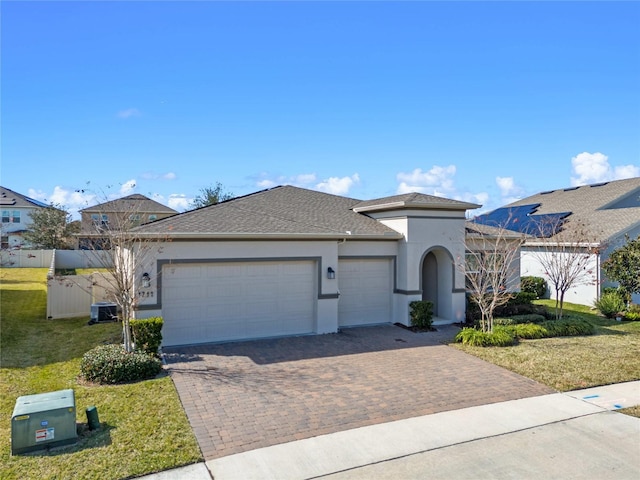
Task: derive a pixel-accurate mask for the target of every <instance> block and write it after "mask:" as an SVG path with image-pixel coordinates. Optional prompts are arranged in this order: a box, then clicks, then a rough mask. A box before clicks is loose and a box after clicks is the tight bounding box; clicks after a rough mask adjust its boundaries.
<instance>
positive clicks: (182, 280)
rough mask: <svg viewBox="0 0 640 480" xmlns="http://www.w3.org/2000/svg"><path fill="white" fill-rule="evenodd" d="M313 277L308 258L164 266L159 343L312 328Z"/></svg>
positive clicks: (283, 333)
mask: <svg viewBox="0 0 640 480" xmlns="http://www.w3.org/2000/svg"><path fill="white" fill-rule="evenodd" d="M315 278H316V267H315V263H314V262H306V261H292V262H264V263H263V262H260V263H253V264H251V263H241V262H238V263H220V264H202V265H170V266H166V267H165V269H164V270H163V289H162V295H163V296H162V312H163V317H164V329H163V343H164V345H181V344H190V343H204V342H215V341H223V340H238V339H243V338H259V337H269V336H278V335H294V334H303V333H311V332H313V330H314V325H315V302H316V297H315V292H316V283H315Z"/></svg>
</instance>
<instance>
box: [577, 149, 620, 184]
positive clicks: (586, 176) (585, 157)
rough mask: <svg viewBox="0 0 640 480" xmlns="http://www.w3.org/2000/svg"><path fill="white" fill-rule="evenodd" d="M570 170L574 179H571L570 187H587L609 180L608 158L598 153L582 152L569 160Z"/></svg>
mask: <svg viewBox="0 0 640 480" xmlns="http://www.w3.org/2000/svg"><path fill="white" fill-rule="evenodd" d="M571 168H572V170H573V173H574V174H575V175H577V176H576V177H571V185H572V186H579V185H587V184H589V183H598V182H604V181H607V180H610V179H611V166H610V165H609V157H607V156H606V155H603V154H602V153H600V152H596V153H589V152H582V153H580V154H578V155H576V156H575V157H573V158H572V159H571Z"/></svg>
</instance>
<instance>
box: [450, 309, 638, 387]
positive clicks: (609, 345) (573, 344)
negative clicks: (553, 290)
mask: <svg viewBox="0 0 640 480" xmlns="http://www.w3.org/2000/svg"><path fill="white" fill-rule="evenodd" d="M537 303H541V304H544V305H546V306H547V307H551V308H552V306H553V302H552V301H549V300H546V301H545V300H543V301H540V302H537ZM564 310H565V314H567V315H570V316H573V317H581V318H585V319H587V320H588V321H590V322H591V323H593V324H594V325H596V334H595V335H592V336H585V337H559V338H545V339H539V340H521V341H520V343H519V344H518V345H515V346H513V347H490V348H482V347H470V346H467V345H461V344H457V343H456V344H453V346H455V347H457V348H459V349H461V350H463V351H465V352H467V353H470V354H472V355H475V356H477V357H480V358H483V359H485V360H487V361H489V362H491V363H494V364H496V365H500V366H501V367H504V368H507V369H509V370H512V371H514V372H516V373H519V374H521V375H524V376H525V377H528V378H531V379H533V380H536V381H538V382H540V383H544V384H545V385H548V386H550V387H551V388H554V389H556V390H558V391H561V392H564V391H568V390H576V389H581V388H588V387H594V386H598V385H607V384H611V383H620V382H628V381H632V380H640V355H638V352H640V322H616V321H614V320H607V319H606V318H603V317H601V316H599V315H597V314H596V313H595V312H594V311H592V310H591V309H590V308H589V307H585V306H582V305H573V304H565V308H564Z"/></svg>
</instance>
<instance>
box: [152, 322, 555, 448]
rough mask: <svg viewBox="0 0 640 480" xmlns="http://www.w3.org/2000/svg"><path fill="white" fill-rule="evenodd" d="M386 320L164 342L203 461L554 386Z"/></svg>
mask: <svg viewBox="0 0 640 480" xmlns="http://www.w3.org/2000/svg"><path fill="white" fill-rule="evenodd" d="M438 328H439V331H438V332H427V333H413V332H411V331H408V330H406V329H403V328H400V327H397V326H391V325H385V326H376V327H362V328H350V329H344V330H343V331H342V332H341V333H337V334H329V335H316V336H305V337H291V338H279V339H268V340H255V341H250V342H238V343H227V344H213V345H202V346H192V347H181V348H169V349H165V351H164V352H165V358H166V360H167V362H168V366H169V370H170V374H171V377H172V378H173V381H174V382H175V385H176V387H177V389H178V393H179V395H180V399H181V401H182V404H183V406H184V408H185V411H186V413H187V416H188V418H189V421H190V423H191V426H192V427H193V430H194V432H195V435H196V437H197V439H198V443H199V445H200V448H201V450H202V454H203V456H204V458H205V460H211V459H214V458H219V457H223V456H226V455H231V454H234V453H240V452H244V451H247V450H253V449H255V448H261V447H266V446H270V445H275V444H278V443H284V442H289V441H293V440H300V439H303V438H309V437H314V436H317V435H323V434H327V433H335V432H338V431H342V430H347V429H351V428H356V427H362V426H366V425H373V424H377V423H382V422H390V421H394V420H400V419H404V418H409V417H416V416H421V415H427V414H431V413H437V412H442V411H446V410H454V409H459V408H465V407H471V406H477V405H483V404H488V403H494V402H501V401H506V400H514V399H518V398H524V397H531V396H536V395H544V394H547V393H552V392H553V390H551V389H550V388H548V387H546V386H544V385H541V384H539V383H536V382H534V381H532V380H529V379H527V378H524V377H522V376H520V375H517V374H515V373H512V372H509V371H507V370H504V369H502V368H499V367H496V366H494V365H492V364H490V363H487V362H485V361H483V360H480V359H478V358H476V357H473V356H470V355H467V354H465V353H463V352H461V351H459V350H457V349H455V348H452V347H448V346H446V345H444V344H443V343H446V341H448V340H449V339H451V338H453V335H455V332H456V331H457V330H456V329H455V327H453V326H447V327H438Z"/></svg>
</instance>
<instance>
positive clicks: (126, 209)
mask: <svg viewBox="0 0 640 480" xmlns="http://www.w3.org/2000/svg"><path fill="white" fill-rule="evenodd" d="M80 211H81V212H88V213H90V212H99V213H103V212H104V213H110V212H113V213H116V212H123V213H130V212H136V213H178V212H177V211H176V210H174V209H173V208H169V207H167V206H166V205H163V204H161V203H158V202H156V201H155V200H151V199H150V198H148V197H145V196H144V195H140V194H139V193H134V194H133V195H128V196H126V197H122V198H117V199H115V200H110V201H108V202H104V203H99V204H97V205H93V206H92V207H87V208H83V209H82V210H80Z"/></svg>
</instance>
